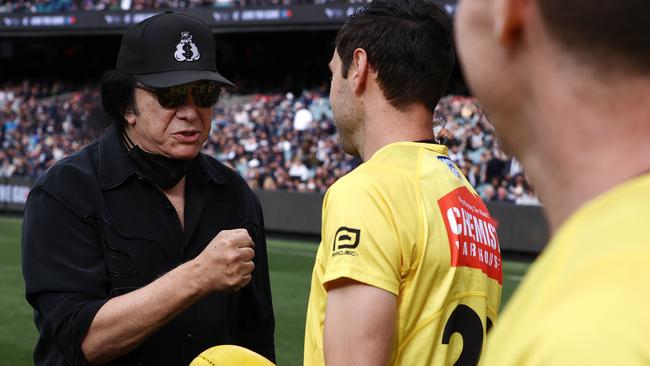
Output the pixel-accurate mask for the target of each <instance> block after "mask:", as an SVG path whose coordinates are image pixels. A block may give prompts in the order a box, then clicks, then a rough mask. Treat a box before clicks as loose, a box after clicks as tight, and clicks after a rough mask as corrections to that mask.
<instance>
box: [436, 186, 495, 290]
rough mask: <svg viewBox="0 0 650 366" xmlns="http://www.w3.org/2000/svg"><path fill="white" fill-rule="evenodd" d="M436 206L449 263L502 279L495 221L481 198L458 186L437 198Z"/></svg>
mask: <svg viewBox="0 0 650 366" xmlns="http://www.w3.org/2000/svg"><path fill="white" fill-rule="evenodd" d="M438 206H439V207H440V212H441V213H442V217H443V221H444V222H445V227H446V229H447V236H448V237H449V249H450V251H451V266H452V267H458V266H464V267H471V268H476V269H480V270H481V271H483V273H485V274H487V275H488V277H490V278H492V279H495V280H497V281H499V283H502V282H503V271H502V268H501V249H500V247H499V237H498V236H497V225H496V221H495V220H494V219H493V218H492V217H491V216H490V213H489V212H488V210H487V207H485V203H483V201H482V200H481V198H480V197H477V196H474V195H473V194H472V192H470V191H469V190H468V189H467V187H460V188H457V189H455V190H453V191H451V192H449V193H448V194H447V195H445V196H444V197H442V198H441V199H439V200H438Z"/></svg>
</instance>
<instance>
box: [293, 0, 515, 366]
mask: <svg viewBox="0 0 650 366" xmlns="http://www.w3.org/2000/svg"><path fill="white" fill-rule="evenodd" d="M452 64H453V54H452V39H451V22H450V20H449V18H448V16H447V14H446V13H445V12H444V11H442V10H441V9H440V8H438V7H437V6H436V5H434V4H433V3H432V2H425V1H419V0H391V1H386V0H374V1H373V2H372V3H370V4H369V5H367V6H366V7H364V8H362V9H361V10H360V11H359V12H357V13H356V14H355V15H353V16H351V17H350V18H349V19H348V20H347V22H346V23H345V25H344V26H343V28H342V29H341V30H340V32H339V33H338V36H337V38H336V49H335V51H334V54H333V57H332V60H331V61H330V64H329V67H330V70H331V72H332V82H331V91H330V99H331V103H332V109H333V113H334V122H335V124H336V127H337V129H338V131H339V136H340V141H341V144H342V146H343V148H344V150H345V151H346V152H348V153H350V154H354V155H357V156H359V157H360V158H361V159H362V160H363V164H361V165H360V166H359V167H358V168H356V169H355V170H354V171H353V172H351V173H349V174H348V175H346V176H345V177H343V178H341V179H340V180H339V181H337V182H336V183H335V184H334V185H333V186H332V187H331V188H330V189H329V190H328V192H327V194H326V196H325V199H324V203H323V212H322V220H323V221H322V232H321V235H322V238H321V243H320V247H319V249H318V254H317V257H316V263H315V265H314V270H313V274H312V282H311V293H310V298H309V305H308V310H307V322H306V334H305V350H304V351H305V352H304V364H305V365H307V366H310V365H323V364H327V365H330V366H331V365H372V366H381V365H409V366H410V365H451V364H453V363H460V364H464V365H476V364H477V363H478V360H479V357H480V354H481V351H482V349H483V347H484V344H485V342H484V340H485V334H486V331H487V330H488V329H489V328H490V327H491V326H492V324H493V323H494V322H495V321H496V316H497V312H498V310H499V302H500V297H501V282H502V269H501V255H500V250H499V241H498V238H497V235H496V225H495V221H494V220H493V219H492V218H491V216H490V214H489V213H488V211H487V209H486V207H485V205H484V204H483V202H482V201H481V199H480V197H479V196H478V195H477V194H476V192H475V191H474V190H473V189H472V187H471V185H470V184H469V183H468V182H467V180H466V179H465V177H463V176H462V175H461V174H460V172H459V170H458V168H457V167H456V166H455V165H454V163H453V162H452V161H451V160H450V159H449V156H448V153H447V149H446V147H444V146H442V145H439V144H437V143H436V141H435V136H434V132H433V113H434V109H435V107H436V104H437V103H438V100H439V99H440V97H441V95H443V93H444V92H445V90H446V85H447V82H448V80H449V76H450V73H451V69H452Z"/></svg>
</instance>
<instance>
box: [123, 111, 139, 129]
mask: <svg viewBox="0 0 650 366" xmlns="http://www.w3.org/2000/svg"><path fill="white" fill-rule="evenodd" d="M135 117H136V115H135V112H134V111H133V108H129V109H127V110H126V111H125V112H124V120H126V123H128V124H129V126H133V125H135Z"/></svg>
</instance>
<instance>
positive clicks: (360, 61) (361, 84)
mask: <svg viewBox="0 0 650 366" xmlns="http://www.w3.org/2000/svg"><path fill="white" fill-rule="evenodd" d="M369 72H370V64H369V63H368V55H367V54H366V50H364V49H363V48H357V49H355V50H354V53H353V54H352V65H351V67H350V71H349V73H351V74H352V75H351V77H349V80H350V82H351V83H352V91H354V94H356V95H360V94H362V93H363V92H364V90H365V89H366V81H367V80H368V73H369Z"/></svg>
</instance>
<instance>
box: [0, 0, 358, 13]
mask: <svg viewBox="0 0 650 366" xmlns="http://www.w3.org/2000/svg"><path fill="white" fill-rule="evenodd" d="M332 2H344V3H350V4H359V3H366V2H368V0H16V1H3V2H1V3H0V13H55V12H67V11H119V10H123V11H128V10H163V9H176V10H181V9H197V8H230V7H247V6H275V5H295V4H325V3H332Z"/></svg>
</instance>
